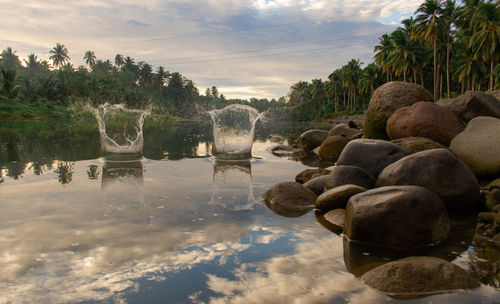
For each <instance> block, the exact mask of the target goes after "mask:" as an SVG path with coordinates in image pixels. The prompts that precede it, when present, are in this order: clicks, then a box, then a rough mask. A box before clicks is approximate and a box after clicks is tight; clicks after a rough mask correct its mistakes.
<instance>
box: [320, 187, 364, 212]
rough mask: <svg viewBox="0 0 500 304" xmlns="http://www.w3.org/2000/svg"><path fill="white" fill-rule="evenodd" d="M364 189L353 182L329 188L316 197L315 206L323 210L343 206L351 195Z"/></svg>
mask: <svg viewBox="0 0 500 304" xmlns="http://www.w3.org/2000/svg"><path fill="white" fill-rule="evenodd" d="M365 191H366V189H365V188H363V187H360V186H357V185H353V184H347V185H343V186H339V187H336V188H333V189H330V190H328V191H326V192H323V193H322V194H321V195H320V196H318V198H316V208H317V209H320V210H324V211H329V210H333V209H339V208H345V206H346V205H347V201H348V200H349V199H350V198H351V196H353V195H356V194H358V193H361V192H365Z"/></svg>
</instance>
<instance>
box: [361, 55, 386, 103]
mask: <svg viewBox="0 0 500 304" xmlns="http://www.w3.org/2000/svg"><path fill="white" fill-rule="evenodd" d="M381 72H382V71H381V69H380V67H379V66H378V65H376V64H375V63H370V64H369V65H367V66H366V68H364V69H363V71H362V72H361V75H360V76H359V80H358V88H359V91H360V93H362V94H363V93H368V94H369V95H371V94H372V93H373V91H375V89H376V88H377V87H378V86H379V85H380V84H381V81H380V76H381V75H380V74H381Z"/></svg>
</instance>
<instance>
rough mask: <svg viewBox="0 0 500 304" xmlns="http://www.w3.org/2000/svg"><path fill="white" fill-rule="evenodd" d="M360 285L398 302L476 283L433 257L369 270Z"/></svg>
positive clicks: (448, 264) (446, 262)
mask: <svg viewBox="0 0 500 304" xmlns="http://www.w3.org/2000/svg"><path fill="white" fill-rule="evenodd" d="M361 280H362V282H364V283H365V284H367V285H369V286H371V287H373V288H375V289H378V290H380V291H382V292H386V293H388V294H389V295H390V296H391V297H394V298H398V299H412V298H420V297H426V296H429V295H431V294H439V293H445V292H449V291H451V290H459V289H460V290H463V289H472V288H476V287H479V285H480V283H479V281H478V280H476V279H475V278H474V277H473V276H472V275H471V274H469V273H468V272H467V271H465V270H464V269H462V268H460V267H458V266H457V265H454V264H452V263H450V262H448V261H445V260H442V259H438V258H434V257H425V256H421V257H408V258H404V259H401V260H397V261H393V262H389V263H387V264H384V265H382V266H379V267H377V268H374V269H372V270H370V271H369V272H367V273H365V274H364V275H363V276H362V277H361Z"/></svg>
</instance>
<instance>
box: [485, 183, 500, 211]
mask: <svg viewBox="0 0 500 304" xmlns="http://www.w3.org/2000/svg"><path fill="white" fill-rule="evenodd" d="M484 189H485V190H486V197H485V201H486V207H487V208H488V209H489V210H492V211H493V210H496V209H498V210H500V207H497V206H498V205H500V178H497V179H495V180H494V181H492V182H491V183H489V184H488V185H486V187H484Z"/></svg>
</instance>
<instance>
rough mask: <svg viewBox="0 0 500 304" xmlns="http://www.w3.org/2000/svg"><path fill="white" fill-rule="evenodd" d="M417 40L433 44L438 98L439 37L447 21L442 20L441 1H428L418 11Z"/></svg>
mask: <svg viewBox="0 0 500 304" xmlns="http://www.w3.org/2000/svg"><path fill="white" fill-rule="evenodd" d="M416 13H417V16H416V18H415V34H414V35H415V38H420V39H421V40H428V41H431V42H432V48H433V51H434V66H433V68H434V98H437V97H438V92H439V86H438V80H439V79H438V62H437V48H438V37H439V35H440V34H441V33H442V32H443V31H444V29H445V28H446V24H445V20H444V18H442V8H441V6H440V0H426V1H425V2H424V3H422V4H421V5H420V7H419V8H418V9H417V11H416Z"/></svg>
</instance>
